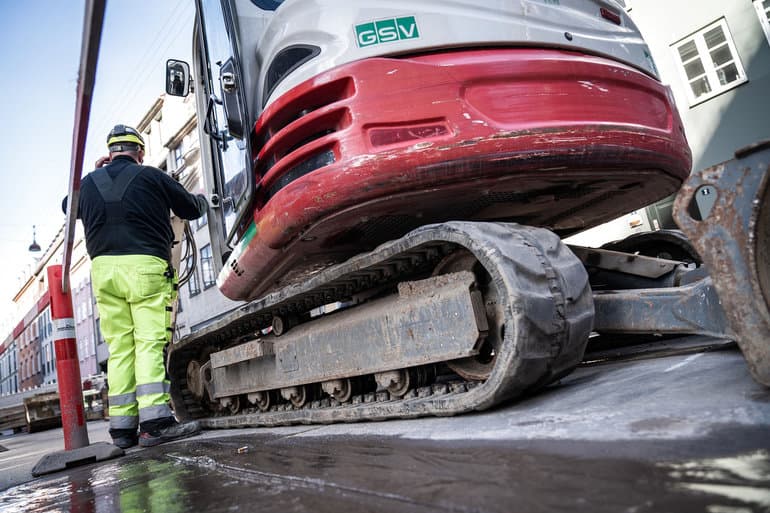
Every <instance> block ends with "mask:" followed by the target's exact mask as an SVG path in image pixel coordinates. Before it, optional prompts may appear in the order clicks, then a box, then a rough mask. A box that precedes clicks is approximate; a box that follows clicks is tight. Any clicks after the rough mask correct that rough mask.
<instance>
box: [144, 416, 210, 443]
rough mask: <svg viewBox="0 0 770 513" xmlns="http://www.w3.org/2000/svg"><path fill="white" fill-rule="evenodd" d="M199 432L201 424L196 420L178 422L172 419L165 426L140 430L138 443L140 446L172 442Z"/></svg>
mask: <svg viewBox="0 0 770 513" xmlns="http://www.w3.org/2000/svg"><path fill="white" fill-rule="evenodd" d="M200 432H201V426H200V424H198V423H197V422H196V421H192V422H185V423H184V424H180V423H179V422H176V421H174V422H173V423H172V424H169V425H167V426H166V427H162V428H157V429H150V430H147V431H142V433H141V434H140V435H139V445H140V446H141V447H152V446H154V445H158V444H162V443H166V442H173V441H174V440H181V439H182V438H188V437H191V436H195V435H197V434H198V433H200Z"/></svg>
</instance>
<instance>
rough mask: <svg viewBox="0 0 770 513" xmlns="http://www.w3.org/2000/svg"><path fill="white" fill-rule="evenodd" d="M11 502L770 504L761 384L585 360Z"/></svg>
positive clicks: (134, 464)
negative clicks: (450, 407) (534, 383)
mask: <svg viewBox="0 0 770 513" xmlns="http://www.w3.org/2000/svg"><path fill="white" fill-rule="evenodd" d="M709 376H710V377H709ZM645 384H647V385H646V386H645ZM589 385H590V386H589ZM0 444H4V441H3V440H2V439H0ZM9 452H10V451H9ZM3 454H8V452H5V453H0V456H2V455H3ZM6 511H7V512H16V511H28V512H50V511H63V512H123V513H126V512H140V511H144V512H232V511H261V512H273V511H275V512H278V511H280V512H327V511H328V512H344V511H363V512H368V511H372V512H379V511H383V512H384V511H388V512H396V511H398V512H422V511H459V512H471V511H484V512H487V511H488V512H509V511H529V512H540V511H592V512H619V511H629V512H669V511H670V512H689V511H704V512H709V513H738V512H748V511H770V391H768V390H767V389H764V388H762V387H760V386H759V385H756V384H755V383H754V382H753V381H751V380H750V378H748V376H747V373H746V370H745V364H744V363H743V362H742V359H741V357H740V354H739V353H737V352H734V353H729V352H727V353H726V352H720V353H709V354H701V356H698V357H693V356H692V355H689V356H678V357H668V358H662V359H658V360H655V361H640V362H626V363H625V364H623V365H618V364H612V365H609V366H600V367H591V368H587V369H580V370H578V371H577V372H576V373H575V374H574V375H573V376H572V377H570V378H568V379H566V380H564V382H562V383H561V384H559V385H558V386H556V387H553V388H552V389H550V390H547V391H545V392H544V393H542V394H540V395H539V396H537V397H534V398H532V399H529V400H526V401H523V402H520V403H518V404H515V405H510V406H505V407H503V408H499V409H496V410H494V411H491V412H484V413H477V414H470V415H463V416H459V417H452V418H441V419H417V420H411V421H395V422H380V423H358V424H351V425H336V426H293V427H286V428H272V429H242V430H224V431H208V432H206V433H204V434H203V435H201V436H198V437H195V438H191V439H188V440H184V441H178V442H174V443H170V444H165V445H160V446H157V447H154V448H150V449H131V450H129V451H128V452H127V454H126V455H125V456H123V457H121V458H118V459H114V460H110V461H107V462H103V463H99V464H92V465H88V466H83V467H77V468H73V469H69V470H67V471H65V472H61V473H58V474H52V475H50V476H47V477H43V478H39V479H36V480H29V481H27V482H25V483H23V484H20V485H17V486H13V487H11V488H8V489H6V490H5V491H2V492H0V512H6Z"/></svg>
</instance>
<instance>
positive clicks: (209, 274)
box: [201, 244, 216, 289]
mask: <svg viewBox="0 0 770 513" xmlns="http://www.w3.org/2000/svg"><path fill="white" fill-rule="evenodd" d="M201 272H202V273H203V288H204V289H207V288H209V287H211V286H212V285H214V283H215V282H216V277H215V276H214V262H213V261H212V259H211V244H206V245H205V246H203V247H202V248H201Z"/></svg>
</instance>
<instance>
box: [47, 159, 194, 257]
mask: <svg viewBox="0 0 770 513" xmlns="http://www.w3.org/2000/svg"><path fill="white" fill-rule="evenodd" d="M105 169H106V170H107V173H108V174H109V175H110V177H111V178H112V179H116V177H117V176H118V174H119V173H137V176H136V178H134V179H133V180H132V181H131V183H130V184H129V185H128V188H127V189H126V192H125V195H124V196H123V201H122V204H121V207H122V210H123V216H122V217H123V219H122V220H121V221H120V222H119V224H117V225H113V226H112V227H110V226H107V225H105V220H106V215H105V202H104V200H103V199H102V196H101V194H100V193H99V190H98V189H97V187H96V184H95V183H94V180H93V177H92V176H91V174H88V175H86V176H85V177H84V178H83V181H82V182H81V186H80V200H79V206H78V218H79V219H81V220H82V221H83V227H84V228H85V236H86V250H87V251H88V255H89V256H90V257H91V258H96V257H98V256H101V255H154V256H157V257H160V258H162V259H164V260H169V259H170V258H171V243H172V242H173V239H174V233H173V231H172V229H171V220H170V214H169V210H172V211H173V212H174V214H176V215H177V216H179V217H181V218H183V219H197V218H198V217H200V216H202V215H203V214H205V213H206V210H207V208H208V204H207V202H206V198H205V197H204V196H203V195H202V194H198V195H195V194H190V193H189V192H187V191H186V190H185V188H184V187H182V185H180V184H179V183H178V182H177V181H175V180H174V179H173V178H171V177H170V176H168V175H167V174H166V173H164V172H163V171H161V170H160V169H157V168H155V167H151V166H141V165H139V164H137V163H136V162H135V161H134V160H133V159H132V158H130V157H128V156H125V155H118V156H117V157H115V158H114V159H113V161H112V162H110V163H109V164H107V166H105ZM66 208H67V198H64V201H63V202H62V210H66Z"/></svg>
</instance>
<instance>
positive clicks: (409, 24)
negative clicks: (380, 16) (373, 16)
mask: <svg viewBox="0 0 770 513" xmlns="http://www.w3.org/2000/svg"><path fill="white" fill-rule="evenodd" d="M418 37H420V31H419V29H418V28H417V22H416V21H415V19H414V16H404V17H402V18H390V19H387V20H379V21H370V22H369V23H362V24H360V25H356V42H357V43H358V46H359V48H363V47H365V46H372V45H376V44H379V43H389V42H391V41H399V40H401V39H416V38H418Z"/></svg>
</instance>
